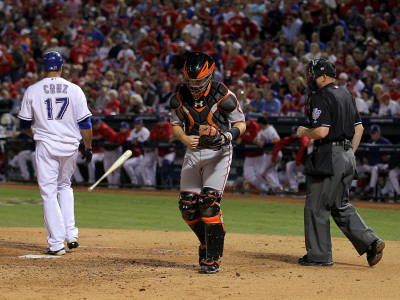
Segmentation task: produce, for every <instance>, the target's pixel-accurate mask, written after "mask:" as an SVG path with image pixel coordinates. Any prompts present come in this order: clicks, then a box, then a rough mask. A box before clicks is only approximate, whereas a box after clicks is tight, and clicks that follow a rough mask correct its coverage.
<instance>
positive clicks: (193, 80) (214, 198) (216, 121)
mask: <svg viewBox="0 0 400 300" xmlns="http://www.w3.org/2000/svg"><path fill="white" fill-rule="evenodd" d="M214 68H215V63H214V60H213V59H212V58H211V57H210V56H208V55H207V54H205V53H202V52H192V53H190V54H189V55H188V56H187V60H186V62H185V65H184V74H185V77H186V83H185V84H184V85H182V86H181V87H180V88H179V90H178V92H177V93H176V94H175V95H173V96H172V98H171V100H170V102H171V107H172V109H173V112H172V115H171V124H172V125H173V126H172V130H173V132H174V135H175V136H176V137H177V138H178V139H179V140H180V141H181V142H182V143H184V144H185V145H186V146H187V151H186V154H185V159H184V162H183V166H182V173H181V187H180V189H181V192H180V194H179V202H178V203H179V209H180V211H181V214H182V218H183V219H184V221H185V222H186V223H187V224H188V225H189V227H190V228H191V229H192V230H193V231H194V233H195V234H196V236H197V237H198V239H199V241H200V246H199V263H200V266H201V269H202V271H203V272H205V273H216V272H218V271H219V265H220V262H221V257H222V253H223V249H224V239H225V226H224V223H223V219H222V211H221V206H220V205H221V200H222V193H223V191H224V188H225V183H226V180H227V178H228V174H229V169H230V164H231V161H232V144H231V141H232V140H234V139H236V138H238V137H239V136H240V135H241V134H242V133H243V132H244V130H245V129H246V125H245V121H244V115H243V112H242V110H241V108H240V105H239V104H238V101H237V99H236V96H235V95H234V94H233V93H232V92H231V91H230V90H229V89H228V88H227V87H226V86H225V85H224V84H223V83H220V82H216V81H212V80H211V79H212V75H213V73H214Z"/></svg>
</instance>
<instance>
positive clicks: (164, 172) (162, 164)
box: [150, 115, 176, 186]
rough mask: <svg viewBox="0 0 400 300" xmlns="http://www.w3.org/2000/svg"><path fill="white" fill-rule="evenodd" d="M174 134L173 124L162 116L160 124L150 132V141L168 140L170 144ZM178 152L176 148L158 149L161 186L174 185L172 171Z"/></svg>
mask: <svg viewBox="0 0 400 300" xmlns="http://www.w3.org/2000/svg"><path fill="white" fill-rule="evenodd" d="M172 136H173V133H172V126H171V123H170V122H168V117H167V116H166V115H160V116H159V117H158V122H157V123H156V124H155V125H154V127H153V128H152V129H151V131H150V140H166V141H168V142H170V139H171V137H172ZM175 152H176V150H175V148H174V147H172V146H171V147H168V148H160V147H159V148H158V149H157V163H158V168H159V170H160V174H159V175H160V180H159V182H160V184H161V185H168V186H169V185H172V178H171V169H172V162H173V161H174V159H175V154H176V153H175Z"/></svg>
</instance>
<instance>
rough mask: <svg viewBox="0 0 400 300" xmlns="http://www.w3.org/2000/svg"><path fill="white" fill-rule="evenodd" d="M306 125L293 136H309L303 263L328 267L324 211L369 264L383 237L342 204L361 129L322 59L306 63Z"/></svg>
mask: <svg viewBox="0 0 400 300" xmlns="http://www.w3.org/2000/svg"><path fill="white" fill-rule="evenodd" d="M307 72H308V73H309V74H308V86H309V90H310V93H309V97H308V105H309V114H308V115H309V121H310V125H309V127H310V128H306V127H303V126H300V127H299V129H298V131H297V135H298V136H299V137H304V136H306V137H308V138H310V139H314V140H315V142H314V151H313V153H312V155H311V156H310V157H309V159H308V161H307V163H306V166H305V171H304V172H305V174H306V175H307V176H308V188H307V195H306V203H305V207H304V231H305V242H306V250H307V254H306V255H304V256H303V257H301V258H300V259H299V260H298V263H299V264H300V265H303V266H332V265H333V260H332V245H331V235H330V225H329V215H331V216H332V218H333V220H334V221H335V223H336V224H337V225H338V226H339V228H340V229H341V230H342V231H343V233H344V234H345V235H346V237H347V238H348V239H349V240H350V241H351V243H352V244H353V246H354V247H355V248H356V250H357V252H358V253H359V254H360V255H362V254H364V253H366V254H367V261H368V264H369V265H370V266H373V265H375V264H377V263H378V262H379V261H380V260H381V258H382V255H383V254H382V250H383V249H384V248H385V242H384V241H383V240H381V239H379V238H378V236H377V235H376V233H375V232H374V231H373V230H372V229H371V228H369V227H368V226H367V225H366V224H365V223H364V221H363V219H362V218H361V217H360V215H359V214H358V213H357V211H356V209H355V208H354V207H353V206H352V205H351V204H350V203H348V201H349V188H350V185H351V182H352V180H353V177H354V174H355V167H356V162H355V157H354V152H355V151H356V149H357V147H358V145H359V143H360V140H361V136H362V133H363V131H364V128H363V126H362V124H361V118H360V115H359V113H358V111H357V107H356V104H355V101H354V99H353V97H352V96H351V95H350V93H349V92H348V91H347V90H346V89H344V88H339V87H338V86H337V85H336V84H335V77H336V69H335V67H334V65H333V64H332V63H330V62H329V61H327V60H325V59H319V60H312V61H310V62H309V63H308V65H307Z"/></svg>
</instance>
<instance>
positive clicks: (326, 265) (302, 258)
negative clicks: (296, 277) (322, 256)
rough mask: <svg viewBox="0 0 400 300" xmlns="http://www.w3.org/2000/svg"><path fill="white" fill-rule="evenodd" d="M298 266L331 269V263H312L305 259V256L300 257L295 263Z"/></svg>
mask: <svg viewBox="0 0 400 300" xmlns="http://www.w3.org/2000/svg"><path fill="white" fill-rule="evenodd" d="M297 262H298V263H299V264H300V265H302V266H308V267H313V266H314V267H315V266H316V267H332V266H333V261H329V262H319V261H313V260H309V259H308V258H307V254H306V255H304V256H303V257H300V258H299V260H298V261H297Z"/></svg>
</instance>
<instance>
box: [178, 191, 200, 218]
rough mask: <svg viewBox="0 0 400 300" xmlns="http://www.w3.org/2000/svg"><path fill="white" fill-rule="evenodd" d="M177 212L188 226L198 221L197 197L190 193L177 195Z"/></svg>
mask: <svg viewBox="0 0 400 300" xmlns="http://www.w3.org/2000/svg"><path fill="white" fill-rule="evenodd" d="M178 204H179V210H180V211H181V214H182V218H183V219H184V220H185V221H186V223H188V224H189V225H190V224H191V223H192V222H194V221H196V220H197V221H200V212H199V195H198V194H196V193H192V192H181V193H180V194H179V202H178Z"/></svg>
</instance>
